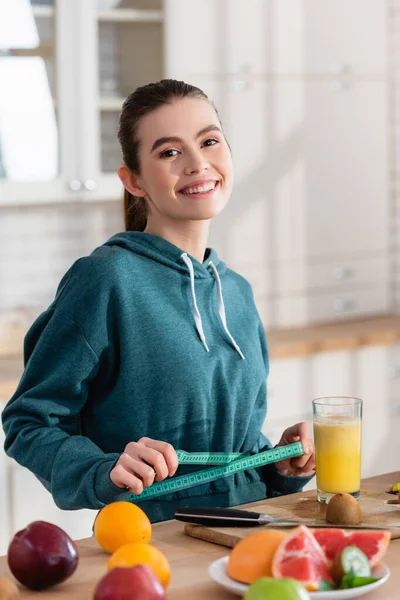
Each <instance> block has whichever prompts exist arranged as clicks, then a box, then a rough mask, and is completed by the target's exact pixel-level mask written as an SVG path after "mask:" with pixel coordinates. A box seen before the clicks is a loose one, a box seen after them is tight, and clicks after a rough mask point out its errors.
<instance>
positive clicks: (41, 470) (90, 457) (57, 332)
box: [2, 309, 123, 509]
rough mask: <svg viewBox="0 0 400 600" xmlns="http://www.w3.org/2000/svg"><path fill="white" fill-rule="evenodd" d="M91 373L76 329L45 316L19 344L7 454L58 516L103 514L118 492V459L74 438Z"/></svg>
mask: <svg viewBox="0 0 400 600" xmlns="http://www.w3.org/2000/svg"><path fill="white" fill-rule="evenodd" d="M98 369H99V361H98V358H97V356H96V354H95V353H94V351H93V349H92V348H91V346H90V345H89V343H88V341H87V339H86V338H85V335H84V333H83V331H82V330H81V328H80V327H79V325H78V324H77V323H76V322H74V321H73V320H71V318H70V317H68V316H66V315H64V314H62V313H61V312H60V311H59V310H56V311H55V310H54V309H49V310H48V311H46V312H45V313H43V315H41V317H39V318H38V320H37V321H36V322H35V323H34V324H33V326H32V327H31V329H30V330H29V332H28V334H27V336H26V338H25V370H24V373H23V375H22V378H21V381H20V383H19V385H18V388H17V390H16V392H15V394H14V396H13V397H12V398H11V400H10V401H9V402H8V404H7V406H6V407H5V409H4V411H3V413H2V420H3V427H4V431H5V434H6V439H5V445H4V447H5V451H6V453H7V454H8V455H9V456H11V457H12V458H14V459H15V460H16V461H17V462H19V463H20V464H21V465H23V466H24V467H27V468H28V469H29V470H30V471H32V472H33V473H34V474H35V475H36V476H37V478H38V479H39V480H40V481H41V482H42V483H43V484H44V485H45V487H46V488H47V489H48V490H49V491H50V492H51V494H52V496H53V498H54V501H55V503H56V504H57V505H58V506H59V507H60V508H63V509H79V508H91V509H98V508H102V507H103V506H104V505H105V504H107V503H109V502H112V501H113V500H114V499H116V497H118V495H119V494H120V493H121V492H123V490H122V489H120V488H118V487H116V486H115V485H114V484H113V483H112V481H111V480H110V476H109V475H110V471H111V469H112V467H113V466H114V464H115V463H116V461H117V460H118V457H119V455H118V454H116V453H110V454H106V453H104V452H103V451H102V450H101V449H100V448H99V447H98V446H96V445H95V444H94V443H93V442H92V441H91V440H90V439H89V438H87V437H84V436H82V435H80V420H79V413H80V411H81V410H82V408H83V406H84V404H85V402H86V399H87V396H88V388H89V384H90V382H91V380H92V379H93V378H94V377H95V376H96V373H97V372H98Z"/></svg>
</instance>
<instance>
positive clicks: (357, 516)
mask: <svg viewBox="0 0 400 600" xmlns="http://www.w3.org/2000/svg"><path fill="white" fill-rule="evenodd" d="M326 520H327V521H328V523H335V524H337V525H357V523H361V521H362V512H361V508H360V505H359V504H358V502H357V500H356V499H355V498H353V496H351V495H350V494H345V493H343V494H335V495H334V496H332V498H331V499H330V500H329V503H328V507H327V509H326Z"/></svg>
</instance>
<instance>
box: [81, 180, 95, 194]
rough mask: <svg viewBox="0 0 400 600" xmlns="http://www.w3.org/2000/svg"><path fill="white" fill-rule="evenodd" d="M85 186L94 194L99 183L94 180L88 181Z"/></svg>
mask: <svg viewBox="0 0 400 600" xmlns="http://www.w3.org/2000/svg"><path fill="white" fill-rule="evenodd" d="M83 186H84V188H85V190H87V191H88V192H94V190H95V189H96V188H97V181H95V180H94V179H86V181H85V183H84V184H83Z"/></svg>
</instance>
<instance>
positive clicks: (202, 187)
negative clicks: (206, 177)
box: [182, 181, 217, 194]
mask: <svg viewBox="0 0 400 600" xmlns="http://www.w3.org/2000/svg"><path fill="white" fill-rule="evenodd" d="M216 185H217V182H216V181H213V182H211V183H207V184H206V185H199V186H197V187H192V188H187V189H186V190H183V192H182V194H201V193H202V192H209V191H210V190H213V189H214V188H215V186H216Z"/></svg>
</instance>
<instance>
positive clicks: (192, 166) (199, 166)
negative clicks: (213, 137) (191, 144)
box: [185, 151, 210, 175]
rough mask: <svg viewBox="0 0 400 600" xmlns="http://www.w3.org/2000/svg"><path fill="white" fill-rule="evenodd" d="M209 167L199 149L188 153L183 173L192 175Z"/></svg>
mask: <svg viewBox="0 0 400 600" xmlns="http://www.w3.org/2000/svg"><path fill="white" fill-rule="evenodd" d="M209 168H210V164H209V162H208V161H207V160H206V157H205V156H204V155H203V154H202V153H201V152H200V151H195V152H191V153H190V154H189V155H188V159H187V161H186V166H185V174H186V175H194V174H195V173H202V172H203V171H206V170H207V169H209Z"/></svg>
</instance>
